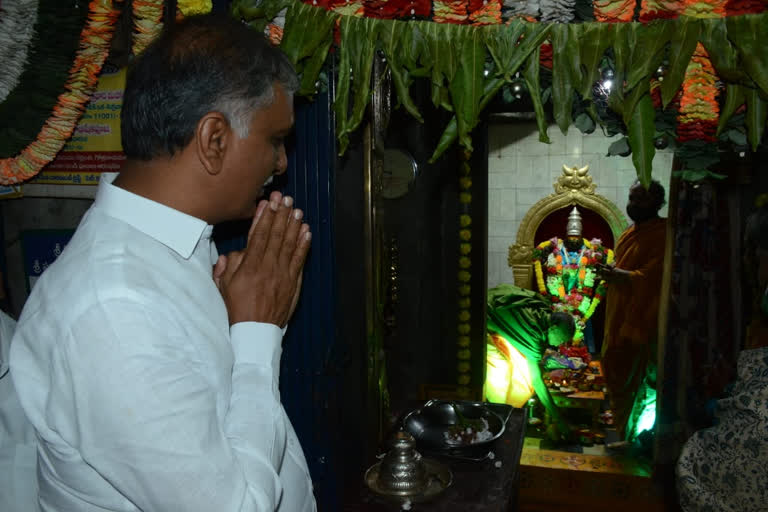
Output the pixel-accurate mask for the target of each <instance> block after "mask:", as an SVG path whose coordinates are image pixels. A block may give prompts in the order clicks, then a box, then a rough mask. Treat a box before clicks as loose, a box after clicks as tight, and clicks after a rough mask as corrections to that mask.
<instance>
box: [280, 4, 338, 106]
mask: <svg viewBox="0 0 768 512" xmlns="http://www.w3.org/2000/svg"><path fill="white" fill-rule="evenodd" d="M337 17H338V15H335V14H334V13H332V12H329V11H326V10H325V9H315V8H313V7H312V6H310V5H306V4H303V3H301V2H298V3H296V2H294V3H292V4H291V6H290V8H289V10H288V13H287V15H286V19H285V30H284V32H283V34H284V35H283V40H282V41H281V42H280V48H281V49H282V50H283V52H285V54H286V55H287V56H288V58H289V59H290V60H291V62H293V65H294V66H295V67H296V72H297V73H299V74H300V76H301V86H300V88H299V94H300V95H302V96H311V95H314V93H315V83H316V82H317V77H318V75H319V74H320V70H321V69H322V67H323V64H324V63H325V59H326V58H327V57H328V50H329V49H330V47H331V44H332V43H333V27H334V25H335V23H336V18H337ZM304 23H307V24H308V25H307V26H311V27H313V29H312V30H301V26H302V25H300V24H304Z"/></svg>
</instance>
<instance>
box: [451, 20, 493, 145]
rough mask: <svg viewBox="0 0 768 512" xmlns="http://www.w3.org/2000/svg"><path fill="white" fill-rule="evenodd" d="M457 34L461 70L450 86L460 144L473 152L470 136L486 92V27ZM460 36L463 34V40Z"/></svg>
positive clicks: (455, 42) (458, 69)
mask: <svg viewBox="0 0 768 512" xmlns="http://www.w3.org/2000/svg"><path fill="white" fill-rule="evenodd" d="M472 28H473V29H472V30H462V31H461V32H459V31H456V34H455V35H454V37H455V39H454V44H455V48H456V50H458V56H459V59H458V66H457V69H456V73H455V75H454V77H453V79H452V80H451V81H450V82H449V83H448V90H449V91H450V92H451V99H452V100H453V107H454V111H455V112H456V120H457V121H458V128H459V144H461V145H462V146H464V147H465V148H466V149H467V150H468V151H472V138H471V137H470V132H472V130H473V129H474V128H475V125H477V118H478V116H479V114H480V99H481V97H482V92H483V81H484V79H483V69H484V67H485V27H472ZM459 33H461V34H463V37H462V36H459Z"/></svg>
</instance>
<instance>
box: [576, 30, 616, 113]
mask: <svg viewBox="0 0 768 512" xmlns="http://www.w3.org/2000/svg"><path fill="white" fill-rule="evenodd" d="M617 26H618V24H616V23H585V24H584V25H583V30H582V34H581V38H580V42H581V71H582V73H581V77H582V78H581V84H580V85H579V87H578V91H579V94H581V97H582V98H584V99H585V100H590V99H591V98H592V86H593V85H594V83H595V82H596V81H597V80H598V78H599V77H600V63H601V62H602V60H603V55H604V54H605V50H607V49H608V47H609V46H611V45H612V44H613V41H614V39H615V37H616V27H617Z"/></svg>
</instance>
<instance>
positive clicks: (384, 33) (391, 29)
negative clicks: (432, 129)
mask: <svg viewBox="0 0 768 512" xmlns="http://www.w3.org/2000/svg"><path fill="white" fill-rule="evenodd" d="M377 27H378V29H379V34H378V37H379V41H380V43H381V47H382V49H383V50H384V55H386V57H387V65H388V67H389V71H390V73H391V74H392V83H393V84H394V86H395V92H396V93H397V98H398V99H399V100H400V103H401V104H402V105H403V106H404V107H405V110H407V111H408V113H410V114H411V115H412V116H413V117H414V118H415V119H417V120H418V121H419V122H422V123H423V122H424V119H423V118H422V117H421V114H420V113H419V109H418V108H417V107H416V104H415V103H414V102H413V99H412V98H411V95H410V92H409V90H410V87H411V83H412V81H413V80H412V79H411V77H410V76H409V73H408V66H413V65H415V62H416V61H417V59H418V55H414V53H413V52H414V51H416V52H417V51H419V50H417V49H416V48H415V47H414V45H412V44H408V43H411V42H412V40H411V39H410V38H408V37H407V36H406V34H408V33H410V32H415V31H418V29H417V28H413V29H411V28H410V27H409V26H408V25H407V24H405V23H399V22H396V21H391V20H382V21H380V22H379V24H378V25H377Z"/></svg>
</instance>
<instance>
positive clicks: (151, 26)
mask: <svg viewBox="0 0 768 512" xmlns="http://www.w3.org/2000/svg"><path fill="white" fill-rule="evenodd" d="M164 3H165V2H164V1H163V0H133V25H134V28H135V29H136V31H135V32H134V33H133V47H132V50H133V54H134V55H140V54H141V52H143V51H144V50H145V49H146V47H147V46H149V43H151V42H152V41H153V40H154V39H155V37H157V36H158V35H159V34H160V32H161V31H162V30H163V22H162V19H163V6H164Z"/></svg>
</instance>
